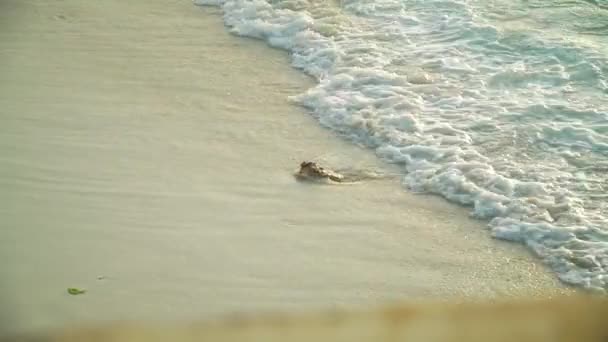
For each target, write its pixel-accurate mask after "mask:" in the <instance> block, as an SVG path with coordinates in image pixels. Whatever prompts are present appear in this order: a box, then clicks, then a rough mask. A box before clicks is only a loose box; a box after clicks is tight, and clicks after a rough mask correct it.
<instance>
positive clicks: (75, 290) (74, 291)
mask: <svg viewBox="0 0 608 342" xmlns="http://www.w3.org/2000/svg"><path fill="white" fill-rule="evenodd" d="M85 292H87V290H85V289H79V288H75V287H68V293H69V294H71V295H73V296H75V295H79V294H83V293H85Z"/></svg>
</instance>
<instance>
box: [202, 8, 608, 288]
mask: <svg viewBox="0 0 608 342" xmlns="http://www.w3.org/2000/svg"><path fill="white" fill-rule="evenodd" d="M195 3H197V4H199V5H216V6H220V7H221V8H222V10H223V13H224V20H225V23H226V25H227V27H228V28H229V29H230V30H231V32H232V33H234V34H237V35H242V36H248V37H254V38H259V39H263V40H265V41H266V42H267V43H268V44H269V45H271V46H273V47H276V48H281V49H285V50H287V51H288V52H289V53H290V56H291V62H292V64H293V66H294V67H296V68H298V69H301V70H302V71H303V72H305V73H307V74H309V75H311V76H312V77H314V78H315V79H316V80H317V84H316V86H314V87H313V88H311V89H309V90H308V91H306V92H305V93H303V94H301V95H299V96H296V97H295V98H294V100H295V101H296V102H297V103H299V104H300V105H302V106H305V107H306V108H308V109H309V110H310V112H311V113H312V114H313V115H314V116H315V117H316V118H317V119H318V121H319V122H320V123H321V124H322V125H324V126H326V127H328V128H330V129H331V130H333V131H335V132H336V133H337V134H339V135H341V136H343V137H346V138H347V139H350V140H352V141H353V142H355V143H358V144H363V145H365V146H367V147H369V148H371V149H374V150H375V152H376V153H377V155H378V156H379V157H381V158H384V159H386V160H389V161H390V162H393V163H396V164H399V165H401V167H402V170H403V185H404V186H405V187H407V188H408V189H410V190H411V191H417V192H426V193H434V194H439V195H441V196H443V197H445V198H446V199H448V200H450V201H453V202H456V203H460V204H463V205H467V206H470V207H471V208H472V209H471V210H472V215H473V216H475V217H477V218H481V219H486V220H488V222H489V224H488V228H489V231H490V232H491V234H492V236H494V237H496V238H500V239H506V240H510V241H517V242H520V243H522V244H525V245H526V246H528V247H529V248H531V250H532V251H533V252H534V253H535V254H536V255H537V256H538V257H540V258H541V259H542V260H543V261H544V262H545V263H546V264H548V265H549V266H550V267H551V268H552V269H553V270H554V271H555V272H556V273H557V275H558V276H559V278H560V279H561V280H562V281H564V282H566V283H569V284H573V285H578V286H581V287H584V288H586V289H589V290H594V291H598V292H605V291H607V290H608V221H607V220H608V192H607V190H608V101H607V100H608V1H600V0H580V1H576V0H570V1H561V0H560V1H558V0H554V1H550V0H528V1H526V0H341V1H339V0H335V1H328V0H195Z"/></svg>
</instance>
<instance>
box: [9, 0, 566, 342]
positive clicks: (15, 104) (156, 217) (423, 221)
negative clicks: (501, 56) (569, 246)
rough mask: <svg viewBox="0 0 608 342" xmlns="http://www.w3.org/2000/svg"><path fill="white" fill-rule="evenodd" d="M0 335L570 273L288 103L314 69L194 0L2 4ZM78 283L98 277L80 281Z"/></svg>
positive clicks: (528, 284) (375, 297) (546, 291)
mask: <svg viewBox="0 0 608 342" xmlns="http://www.w3.org/2000/svg"><path fill="white" fill-rule="evenodd" d="M0 27H1V28H2V29H1V30H0V118H1V120H2V124H1V125H0V193H1V194H2V199H1V201H2V202H1V203H2V205H1V206H0V217H2V219H1V220H0V258H1V259H2V267H0V295H1V297H0V305H1V306H2V307H3V308H4V309H3V310H2V312H1V313H0V315H2V316H0V324H1V326H0V332H4V333H8V332H16V331H39V330H44V329H49V328H55V327H61V326H66V325H73V324H77V323H83V322H100V321H111V320H124V319H127V320H167V319H169V320H175V319H191V318H205V317H213V316H218V315H224V314H228V313H233V312H260V311H274V310H279V311H290V312H291V311H306V310H311V309H315V308H332V307H367V306H373V305H377V304H380V303H385V302H388V301H394V300H401V301H403V300H417V299H439V300H442V299H448V298H496V297H504V296H552V295H556V294H561V293H569V292H571V291H572V290H570V289H568V288H565V287H564V286H562V285H561V284H560V283H559V282H558V281H557V279H556V277H555V276H554V275H553V274H551V273H549V271H548V270H547V269H546V268H545V267H544V266H543V265H541V264H540V263H539V262H537V261H536V260H535V259H534V258H533V257H532V256H531V255H530V254H529V253H528V252H527V251H525V250H524V249H523V248H522V247H520V246H517V245H514V244H509V243H505V242H501V241H496V240H493V239H491V238H490V236H489V234H488V232H487V231H486V228H485V222H480V221H476V220H472V219H470V218H469V217H468V214H467V213H468V210H467V209H466V208H461V207H458V206H455V205H452V204H449V203H447V202H445V201H444V200H442V199H440V198H436V197H432V196H422V195H415V194H409V193H407V192H406V191H405V190H404V189H403V188H402V187H401V186H400V184H399V179H398V178H394V177H393V178H387V179H383V180H373V181H363V182H360V183H358V184H354V185H317V184H307V183H302V182H298V181H296V180H295V179H294V177H293V172H294V171H295V170H296V169H297V166H298V164H299V163H300V161H302V160H306V159H314V160H318V161H320V162H322V163H323V164H324V165H327V166H331V167H336V168H340V167H349V168H356V169H366V170H378V171H382V172H386V173H391V172H394V171H395V170H393V169H392V168H391V166H390V165H385V164H382V163H381V162H380V161H378V160H377V159H376V157H375V156H374V155H373V153H372V152H371V151H368V150H365V149H361V148H359V147H356V146H354V145H351V144H349V143H347V142H345V141H342V140H341V139H339V138H337V137H335V136H334V135H332V133H331V132H329V131H327V130H325V129H323V128H322V127H321V126H320V125H318V123H317V122H316V121H315V120H314V118H312V117H311V116H310V115H309V114H308V113H307V112H306V111H305V110H304V109H302V108H299V107H296V106H294V105H293V104H291V103H290V102H289V100H288V97H289V96H290V95H295V94H298V93H300V92H302V91H303V90H305V89H306V88H307V87H308V86H310V85H311V84H312V80H311V79H309V78H308V77H306V76H304V75H302V74H301V73H299V72H298V71H296V70H294V69H292V68H291V67H290V66H289V59H288V55H287V54H286V53H285V52H283V51H280V50H275V49H271V48H268V47H267V46H266V45H265V44H264V43H262V42H259V41H255V40H251V39H244V38H239V37H235V36H232V35H230V34H229V33H227V31H226V30H225V28H224V27H223V23H222V18H221V15H220V12H219V10H218V9H213V8H200V7H197V6H194V5H193V4H192V3H191V2H190V1H187V0H184V1H171V2H166V1H160V0H148V1H142V0H132V1H128V2H125V1H118V0H108V1H104V2H83V1H78V0H63V1H53V2H47V1H41V0H36V1H28V2H24V1H17V0H9V1H2V2H0ZM68 287H79V288H85V289H86V290H87V293H86V294H84V295H81V296H70V295H69V294H67V293H66V288H68Z"/></svg>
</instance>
